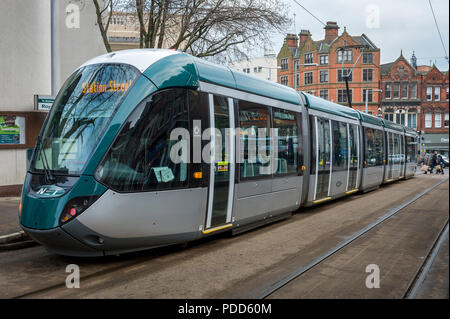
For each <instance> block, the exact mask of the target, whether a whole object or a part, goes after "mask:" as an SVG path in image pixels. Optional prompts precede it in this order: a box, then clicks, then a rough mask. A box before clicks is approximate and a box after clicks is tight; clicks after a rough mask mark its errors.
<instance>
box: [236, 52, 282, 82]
mask: <svg viewBox="0 0 450 319" xmlns="http://www.w3.org/2000/svg"><path fill="white" fill-rule="evenodd" d="M259 66H261V67H263V68H262V71H261V72H256V73H255V72H254V68H258V67H259ZM229 67H230V68H232V69H234V70H238V71H241V72H242V70H243V69H244V68H246V69H250V73H249V74H251V75H253V76H256V77H258V78H260V79H264V80H269V78H270V80H271V81H273V82H276V81H277V70H276V67H277V58H276V57H275V55H267V56H264V57H260V58H251V59H248V60H242V61H237V62H235V63H231V64H230V65H229Z"/></svg>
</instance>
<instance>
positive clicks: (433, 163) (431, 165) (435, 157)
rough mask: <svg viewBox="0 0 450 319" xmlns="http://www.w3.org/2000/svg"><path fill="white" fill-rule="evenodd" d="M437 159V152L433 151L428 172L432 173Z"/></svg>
mask: <svg viewBox="0 0 450 319" xmlns="http://www.w3.org/2000/svg"><path fill="white" fill-rule="evenodd" d="M437 161H438V155H437V152H434V154H433V157H432V158H431V163H430V167H431V171H430V174H433V169H434V168H435V167H436V166H437ZM436 174H437V171H436Z"/></svg>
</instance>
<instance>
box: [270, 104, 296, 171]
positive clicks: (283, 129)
mask: <svg viewBox="0 0 450 319" xmlns="http://www.w3.org/2000/svg"><path fill="white" fill-rule="evenodd" d="M297 123H298V122H297V115H296V113H295V112H292V111H287V110H282V109H276V108H273V128H274V129H278V158H277V161H278V166H277V170H276V173H275V174H276V175H283V174H290V173H296V172H297V165H298V154H299V141H298V127H297Z"/></svg>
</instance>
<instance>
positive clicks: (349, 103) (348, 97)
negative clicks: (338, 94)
mask: <svg viewBox="0 0 450 319" xmlns="http://www.w3.org/2000/svg"><path fill="white" fill-rule="evenodd" d="M344 78H345V87H346V88H347V100H348V106H349V107H350V108H352V97H351V96H350V89H349V88H348V75H345V77H344Z"/></svg>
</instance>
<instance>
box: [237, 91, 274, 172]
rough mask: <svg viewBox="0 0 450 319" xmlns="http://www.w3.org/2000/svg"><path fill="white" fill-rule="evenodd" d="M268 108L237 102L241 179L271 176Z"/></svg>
mask: <svg viewBox="0 0 450 319" xmlns="http://www.w3.org/2000/svg"><path fill="white" fill-rule="evenodd" d="M270 122H271V121H270V111H269V107H266V106H261V105H258V104H255V103H251V102H247V101H242V100H241V101H239V126H240V140H239V144H240V150H239V151H240V159H239V162H240V172H241V179H248V178H252V177H259V176H271V175H272V172H271V169H270V158H269V156H270V152H269V151H270V135H269V134H270Z"/></svg>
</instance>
